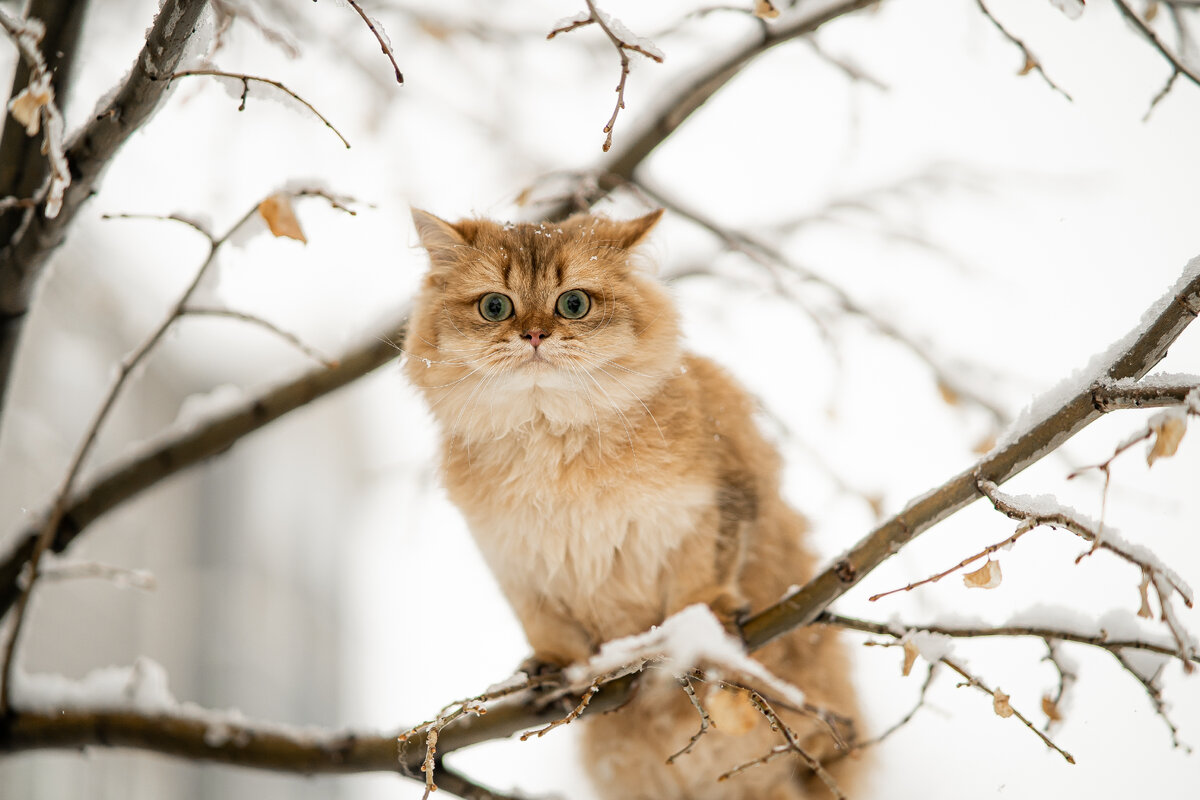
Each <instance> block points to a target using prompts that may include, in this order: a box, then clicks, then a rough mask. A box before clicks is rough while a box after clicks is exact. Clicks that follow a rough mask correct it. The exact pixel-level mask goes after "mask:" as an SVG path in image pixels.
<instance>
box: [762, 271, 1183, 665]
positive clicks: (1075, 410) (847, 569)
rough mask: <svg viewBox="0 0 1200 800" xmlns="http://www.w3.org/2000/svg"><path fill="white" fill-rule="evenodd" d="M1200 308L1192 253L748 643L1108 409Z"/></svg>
mask: <svg viewBox="0 0 1200 800" xmlns="http://www.w3.org/2000/svg"><path fill="white" fill-rule="evenodd" d="M1198 314H1200V258H1195V259H1192V261H1191V262H1190V263H1189V264H1188V267H1187V269H1186V271H1185V273H1184V275H1183V277H1182V278H1180V280H1179V281H1178V282H1177V283H1176V285H1175V287H1173V288H1172V290H1171V292H1170V293H1169V294H1168V295H1167V296H1166V297H1164V298H1163V299H1162V300H1161V301H1160V302H1159V303H1158V304H1156V305H1155V306H1154V307H1153V308H1152V309H1151V310H1150V312H1148V313H1147V315H1146V317H1145V318H1143V320H1142V323H1141V324H1140V325H1139V326H1138V327H1137V328H1136V329H1134V330H1133V331H1132V332H1131V333H1130V334H1129V335H1128V336H1126V337H1125V338H1124V339H1123V340H1122V341H1121V342H1119V343H1118V346H1117V347H1115V348H1114V349H1113V350H1112V351H1110V352H1109V353H1107V354H1105V356H1104V361H1105V363H1101V364H1098V365H1096V366H1095V372H1094V376H1092V377H1091V379H1090V380H1086V381H1080V382H1078V384H1077V386H1078V388H1074V389H1072V390H1071V391H1070V393H1069V396H1066V397H1065V399H1064V400H1062V401H1060V402H1054V403H1052V404H1051V407H1049V408H1046V409H1044V410H1040V409H1039V411H1040V413H1037V414H1031V416H1034V419H1033V420H1032V421H1030V422H1029V423H1027V424H1026V425H1025V427H1024V428H1023V429H1021V430H1018V431H1016V432H1015V433H1014V434H1013V435H1012V436H1011V437H1010V440H1009V441H1008V442H1007V443H1005V444H1002V445H999V446H997V448H996V449H995V450H993V451H992V452H991V453H989V454H988V455H987V456H985V457H984V458H983V459H982V460H981V461H979V462H978V463H977V464H975V465H974V466H972V467H971V468H969V469H967V470H964V471H963V472H961V473H959V474H958V475H956V476H954V477H953V478H951V479H950V480H948V481H946V482H945V483H943V484H942V485H941V486H939V487H937V488H936V489H933V490H932V491H930V492H928V493H926V494H925V495H923V496H921V497H919V498H917V499H916V500H913V501H912V502H911V503H909V505H908V506H907V507H906V508H905V509H904V510H903V511H901V512H900V513H899V514H897V515H895V516H893V517H892V518H891V519H889V520H887V521H886V522H884V523H883V524H882V525H880V526H879V527H877V528H876V529H875V530H874V531H872V532H871V533H869V534H867V536H865V537H864V538H863V539H862V540H860V541H859V542H858V543H857V544H856V545H854V547H852V548H851V549H850V550H849V551H848V552H847V553H846V554H845V555H843V556H842V557H841V558H839V559H838V560H837V562H836V563H834V564H833V565H832V566H830V567H829V568H827V569H826V570H825V571H823V572H822V573H820V574H819V575H817V576H816V577H815V578H813V579H812V580H811V581H809V582H808V583H807V584H805V585H804V586H803V587H801V588H800V589H799V590H797V591H795V592H792V593H791V594H789V595H788V596H787V597H785V598H784V599H783V600H781V601H780V602H778V603H776V604H775V605H773V606H770V607H769V608H766V609H764V610H762V611H760V612H759V613H757V614H755V615H754V616H753V617H751V618H750V619H749V620H747V621H746V623H745V624H744V625H743V626H742V632H743V635H744V637H745V639H746V642H747V643H748V644H749V646H750V647H752V648H754V647H760V646H762V645H763V644H765V643H767V642H769V641H770V640H772V639H774V638H775V637H776V636H779V635H780V634H782V633H784V632H786V631H789V630H792V629H793V628H797V627H800V626H802V625H807V624H809V623H812V622H813V621H815V620H816V618H817V617H818V616H819V615H820V613H821V612H822V611H824V610H825V609H826V608H828V607H829V604H830V603H832V602H833V601H834V600H836V599H837V598H839V597H841V596H842V595H843V594H845V593H846V592H847V591H849V590H850V588H851V587H853V586H854V585H855V584H857V583H858V582H859V581H860V580H862V578H863V577H864V576H866V575H867V573H869V572H871V571H872V570H874V569H875V568H876V567H877V566H879V565H880V564H882V563H883V562H884V561H885V560H887V559H888V558H889V557H891V556H892V555H893V554H894V553H896V552H899V550H900V549H901V548H902V547H903V546H904V545H905V544H907V543H908V542H910V541H911V540H912V539H914V538H916V537H917V536H918V535H920V534H921V533H923V532H924V531H926V530H928V529H929V528H930V527H932V526H933V525H935V524H937V523H938V522H940V521H942V520H943V519H945V518H946V517H948V516H950V515H951V514H953V513H955V512H956V511H959V510H960V509H962V508H965V507H966V506H968V505H969V504H971V503H972V502H974V501H975V500H977V499H979V498H980V497H982V495H981V494H980V492H979V488H978V483H979V481H980V480H981V479H983V480H988V481H991V482H992V483H994V484H996V485H1000V484H1002V483H1004V482H1005V481H1007V480H1008V479H1009V478H1012V477H1013V476H1014V475H1017V474H1018V473H1020V472H1021V471H1022V470H1024V469H1025V468H1026V467H1028V466H1029V465H1031V464H1033V463H1034V462H1036V461H1038V460H1039V459H1041V458H1042V457H1044V456H1045V455H1047V454H1048V453H1051V452H1053V451H1054V450H1055V449H1057V448H1058V447H1059V446H1060V445H1062V443H1063V442H1065V441H1066V440H1067V439H1069V438H1071V437H1072V436H1074V435H1075V434H1076V433H1078V432H1079V431H1081V430H1083V429H1084V428H1085V427H1087V426H1088V425H1089V424H1091V423H1092V422H1094V421H1095V420H1096V419H1098V418H1099V417H1100V416H1101V415H1102V414H1103V413H1104V412H1103V410H1102V409H1101V408H1098V407H1097V403H1096V402H1095V401H1094V399H1093V394H1094V393H1095V391H1096V390H1097V389H1098V388H1100V387H1102V386H1103V385H1105V384H1107V383H1108V382H1111V381H1120V380H1124V379H1128V378H1134V379H1136V378H1141V377H1142V376H1144V375H1145V374H1146V373H1147V372H1149V371H1150V370H1151V369H1152V368H1153V367H1154V366H1155V365H1156V364H1157V363H1158V362H1159V361H1160V360H1162V358H1163V356H1165V355H1166V353H1167V348H1168V347H1169V346H1170V345H1171V343H1172V342H1174V341H1175V339H1176V338H1178V336H1179V334H1181V333H1182V332H1183V330H1184V329H1185V328H1186V327H1187V326H1188V325H1189V324H1190V323H1191V322H1192V320H1194V319H1195V318H1196V316H1197V315H1198Z"/></svg>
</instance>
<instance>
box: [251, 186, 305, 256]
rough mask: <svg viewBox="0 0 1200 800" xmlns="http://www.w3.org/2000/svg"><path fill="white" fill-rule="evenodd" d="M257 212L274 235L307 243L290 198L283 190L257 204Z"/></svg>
mask: <svg viewBox="0 0 1200 800" xmlns="http://www.w3.org/2000/svg"><path fill="white" fill-rule="evenodd" d="M258 213H259V214H261V215H262V218H263V220H264V221H265V222H266V223H267V227H268V228H270V229H271V233H272V234H274V235H275V236H286V237H287V238H289V239H295V240H297V241H299V242H303V243H305V244H308V239H306V238H304V231H303V230H301V229H300V220H298V219H296V212H295V211H293V210H292V198H291V197H290V196H288V194H287V193H285V192H279V193H277V194H273V195H271V196H270V197H268V198H267V199H266V200H263V201H262V202H261V203H259V204H258Z"/></svg>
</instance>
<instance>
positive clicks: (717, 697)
mask: <svg viewBox="0 0 1200 800" xmlns="http://www.w3.org/2000/svg"><path fill="white" fill-rule="evenodd" d="M704 709H705V710H706V711H707V712H708V716H709V718H711V719H712V723H713V725H715V726H717V728H718V729H719V730H721V731H722V732H723V733H727V734H731V735H733V736H741V735H742V734H744V733H746V732H748V731H749V730H750V729H751V728H753V727H754V725H755V724H756V723H757V722H758V720H759V715H758V710H757V709H755V708H754V704H753V703H751V702H750V693H749V692H747V691H746V690H745V689H734V688H722V687H721V686H717V685H713V686H712V688H710V689H709V691H708V696H707V697H705V698H704Z"/></svg>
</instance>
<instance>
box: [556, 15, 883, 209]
mask: <svg viewBox="0 0 1200 800" xmlns="http://www.w3.org/2000/svg"><path fill="white" fill-rule="evenodd" d="M879 2H880V0H836V2H832V3H829V2H825V3H821V4H819V6H818V7H817V8H816V9H814V10H812V11H803V12H801V13H800V14H799V15H798V16H797V17H796V18H795V19H794V20H792V21H791V22H787V23H784V24H782V25H771V26H767V27H764V28H763V31H762V34H761V35H760V36H757V37H755V38H754V39H752V40H750V41H748V42H746V43H744V44H742V45H741V46H740V47H738V48H737V49H736V50H734V51H733V52H731V53H729V54H728V55H727V56H725V58H723V59H721V60H719V61H717V62H716V63H714V64H713V65H712V66H710V67H709V68H708V69H706V70H704V71H703V72H701V73H700V74H699V75H698V76H696V77H695V78H694V79H693V80H692V81H691V82H689V83H687V84H685V85H683V86H682V87H680V88H677V89H674V90H673V91H672V93H671V94H670V95H668V96H667V97H666V98H664V99H663V101H662V102H661V103H660V104H659V106H658V108H659V111H658V113H657V114H656V115H655V116H654V117H653V118H652V119H651V120H650V122H649V123H648V124H646V125H645V126H644V127H643V128H642V130H641V132H640V133H639V134H637V135H636V136H634V137H633V139H632V140H630V141H629V143H628V144H627V145H625V146H624V147H622V148H619V149H618V151H617V153H616V155H615V156H614V157H613V159H612V160H611V161H609V162H608V163H607V164H606V165H605V166H604V167H603V168H602V169H601V170H600V173H602V174H601V175H600V179H599V181H598V183H597V186H596V191H595V192H594V193H593V196H592V197H590V198H588V199H589V200H591V201H592V202H594V201H595V200H598V199H599V198H600V197H603V196H604V195H605V194H607V193H608V192H610V191H612V190H613V189H614V188H617V187H618V186H620V185H621V184H622V183H624V182H626V181H631V180H633V177H634V173H635V172H636V171H637V168H638V167H639V166H640V165H641V163H642V162H643V161H645V160H646V157H647V156H649V155H650V153H652V152H653V151H654V149H655V148H657V147H658V146H659V145H660V144H662V143H663V141H665V140H666V139H667V137H669V136H670V135H671V134H672V133H674V132H675V130H676V128H678V127H679V126H680V125H682V124H683V123H684V122H685V121H687V119H688V117H690V116H691V115H692V114H694V113H695V112H696V111H697V110H699V108H700V107H701V106H702V105H704V104H705V103H706V102H708V99H709V98H710V97H712V96H713V95H714V94H716V93H717V92H718V91H720V89H721V88H722V87H723V86H725V84H727V83H729V81H731V80H732V79H733V78H734V77H735V76H736V75H737V74H738V73H740V72H741V71H742V69H743V68H745V67H746V66H747V65H748V64H749V63H750V62H752V61H753V60H754V59H755V58H757V57H758V56H760V55H762V54H763V53H765V52H767V51H768V50H770V49H771V48H773V47H775V46H777V45H780V44H783V43H784V42H789V41H791V40H793V39H796V38H798V37H800V36H805V35H807V34H810V33H813V32H814V31H816V30H817V29H818V28H820V27H821V26H822V25H824V24H825V23H827V22H831V21H833V20H835V19H837V18H838V17H841V16H844V15H846V14H849V13H851V12H854V11H858V10H860V9H863V8H867V7H869V6H873V5H876V4H878V3H879ZM573 210H574V204H573V203H572V202H571V201H570V200H569V199H567V200H563V201H561V202H559V203H557V204H555V205H554V206H552V207H551V208H549V209H548V210H547V211H546V213H545V216H546V218H547V219H561V218H564V217H566V216H568V215H569V214H570V213H571V212H572V211H573Z"/></svg>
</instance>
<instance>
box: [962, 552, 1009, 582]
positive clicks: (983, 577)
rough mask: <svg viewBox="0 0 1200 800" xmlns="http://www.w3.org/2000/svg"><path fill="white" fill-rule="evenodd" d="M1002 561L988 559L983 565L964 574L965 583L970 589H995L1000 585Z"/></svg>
mask: <svg viewBox="0 0 1200 800" xmlns="http://www.w3.org/2000/svg"><path fill="white" fill-rule="evenodd" d="M1002 578H1003V576H1002V575H1001V574H1000V562H999V561H993V560H992V559H990V558H989V559H988V560H987V563H985V564H984V565H983V566H982V567H980V568H979V569H977V570H975V571H974V572H968V573H967V574H966V575H963V584H964V585H965V586H966V587H967V588H968V589H995V588H996V587H997V586H999V585H1000V581H1001V580H1002Z"/></svg>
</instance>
